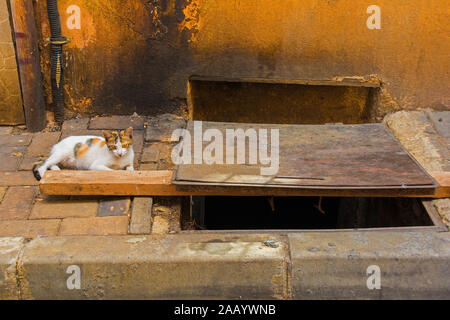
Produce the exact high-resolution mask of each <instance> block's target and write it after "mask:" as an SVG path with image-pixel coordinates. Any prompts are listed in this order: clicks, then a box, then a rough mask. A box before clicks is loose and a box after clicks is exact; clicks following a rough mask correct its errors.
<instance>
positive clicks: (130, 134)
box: [125, 127, 133, 139]
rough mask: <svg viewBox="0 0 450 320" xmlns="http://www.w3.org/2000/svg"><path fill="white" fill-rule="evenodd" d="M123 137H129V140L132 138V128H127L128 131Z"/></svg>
mask: <svg viewBox="0 0 450 320" xmlns="http://www.w3.org/2000/svg"><path fill="white" fill-rule="evenodd" d="M125 135H126V136H127V137H129V138H130V139H132V138H133V127H129V128H128V129H126V130H125Z"/></svg>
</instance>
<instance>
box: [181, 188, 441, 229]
mask: <svg viewBox="0 0 450 320" xmlns="http://www.w3.org/2000/svg"><path fill="white" fill-rule="evenodd" d="M435 214H436V213H435V212H434V211H433V208H432V206H430V205H429V204H428V203H427V201H422V200H420V199H417V198H362V197H361V198H353V197H322V198H321V197H216V196H207V197H192V199H191V206H190V208H189V210H188V211H185V212H184V213H183V214H182V215H184V217H185V219H182V220H184V222H183V223H182V229H185V230H187V229H191V230H192V229H194V230H339V229H377V228H383V229H385V228H393V229H395V228H399V227H433V226H436V225H435V220H437V219H433V216H434V215H435Z"/></svg>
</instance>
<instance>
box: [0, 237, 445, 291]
mask: <svg viewBox="0 0 450 320" xmlns="http://www.w3.org/2000/svg"><path fill="white" fill-rule="evenodd" d="M267 240H273V241H269V242H267ZM370 265H378V266H379V267H380V269H381V289H380V290H376V289H374V290H369V289H368V288H367V285H366V281H367V279H368V277H369V275H368V274H367V267H368V266H370ZM78 272H79V273H78ZM78 276H79V278H78ZM77 279H79V280H80V282H79V285H80V286H79V289H78V287H77ZM0 297H1V299H327V298H333V299H336V298H338V299H346V298H356V299H384V298H388V299H397V298H411V299H416V298H425V299H445V298H446V299H448V298H450V233H448V232H442V233H437V232H335V233H330V232H327V233H325V232H311V233H290V234H288V235H281V234H276V235H275V234H273V233H272V234H262V233H261V234H244V233H228V234H225V233H207V234H206V233H203V234H202V233H201V232H199V233H198V234H191V233H189V234H183V233H182V234H173V235H166V236H149V235H145V236H67V237H48V238H36V239H34V240H32V241H30V242H28V243H25V242H24V239H23V238H0Z"/></svg>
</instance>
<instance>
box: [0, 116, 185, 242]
mask: <svg viewBox="0 0 450 320" xmlns="http://www.w3.org/2000/svg"><path fill="white" fill-rule="evenodd" d="M149 121H150V123H152V126H154V127H155V128H157V129H158V130H159V131H158V132H159V136H154V137H152V139H151V141H148V142H146V140H147V139H145V137H146V131H147V136H148V134H149V130H146V126H147V124H148V123H149ZM184 123H185V120H184V119H180V118H179V117H175V116H173V115H162V116H159V117H155V118H153V119H152V118H145V117H134V116H131V117H130V116H113V117H93V118H88V117H82V118H77V119H71V120H67V121H66V122H64V124H63V126H62V128H61V131H55V132H51V131H49V130H48V129H46V130H44V131H42V132H38V133H34V134H32V133H28V132H26V131H24V130H23V129H20V128H18V127H0V157H1V159H2V160H3V161H2V166H1V168H0V237H16V236H23V237H25V238H34V237H37V236H55V235H99V236H100V235H121V234H122V235H123V234H128V233H130V234H149V233H150V232H151V227H150V226H151V221H152V217H151V215H152V204H153V203H155V204H156V206H157V208H159V209H158V210H161V208H164V205H166V206H167V210H166V211H168V212H173V214H172V216H167V217H163V216H162V215H161V214H159V213H157V216H158V218H157V222H158V223H157V226H159V225H164V226H166V227H165V228H160V227H157V229H158V233H161V232H169V231H170V230H179V222H178V221H179V218H177V217H175V216H174V215H178V216H179V214H180V212H179V210H172V211H171V209H170V208H169V206H172V204H171V203H166V202H167V201H164V202H165V203H164V204H161V203H158V202H157V201H155V202H154V201H150V202H149V203H150V204H147V205H142V200H140V199H138V200H137V201H136V204H137V205H136V206H135V207H134V206H133V202H134V201H133V200H134V199H133V198H130V197H114V198H112V197H69V196H60V197H55V196H52V197H51V196H43V195H41V194H40V193H39V189H38V183H37V181H36V180H35V179H34V177H33V175H32V172H31V169H32V167H33V165H34V164H35V163H36V162H38V161H40V160H43V159H45V157H46V156H48V154H49V152H50V149H51V147H52V146H53V145H54V144H55V143H56V142H57V141H59V140H61V139H64V138H65V137H68V136H70V135H101V131H102V129H113V128H116V129H124V128H127V127H129V126H133V128H134V141H133V148H134V151H135V154H136V160H135V167H136V168H137V169H138V168H139V169H140V170H158V169H159V170H163V169H167V168H173V164H172V163H171V161H170V150H171V148H172V145H173V143H171V142H169V141H168V138H167V135H168V132H170V131H171V130H173V128H175V127H177V126H179V125H180V124H181V125H184ZM142 156H143V159H142V162H141V157H142ZM146 199H148V198H146ZM147 201H148V200H147ZM176 207H177V206H176V205H175V208H176ZM132 215H133V216H132ZM130 222H133V224H132V227H131V226H130ZM177 222H178V225H177ZM136 226H138V227H136ZM130 227H131V231H129V230H130Z"/></svg>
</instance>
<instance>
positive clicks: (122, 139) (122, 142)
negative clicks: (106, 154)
mask: <svg viewBox="0 0 450 320" xmlns="http://www.w3.org/2000/svg"><path fill="white" fill-rule="evenodd" d="M103 136H104V137H105V141H106V146H107V147H108V149H109V151H110V152H112V153H113V154H114V156H116V157H118V158H120V157H123V156H125V155H126V154H127V153H128V152H129V151H130V150H131V148H133V145H132V143H133V128H131V127H130V128H128V129H126V130H112V131H109V130H103Z"/></svg>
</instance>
